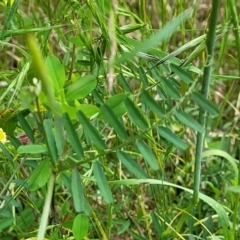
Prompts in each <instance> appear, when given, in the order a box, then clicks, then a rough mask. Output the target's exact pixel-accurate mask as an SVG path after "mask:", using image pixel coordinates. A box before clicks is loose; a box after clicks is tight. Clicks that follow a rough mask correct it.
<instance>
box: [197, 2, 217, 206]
mask: <svg viewBox="0 0 240 240" xmlns="http://www.w3.org/2000/svg"><path fill="white" fill-rule="evenodd" d="M219 7H220V0H212V12H211V17H210V21H209V31H208V33H207V38H206V50H207V62H206V65H205V67H204V71H203V83H202V90H201V93H202V95H203V96H204V97H205V98H208V92H209V85H210V77H211V70H212V63H213V54H214V45H215V44H214V43H215V36H216V27H217V21H218V12H219ZM206 118H207V114H206V110H205V109H200V111H199V123H200V124H201V125H202V126H203V128H204V129H205V127H206ZM204 136H205V132H203V133H200V132H198V134H197V146H196V154H195V174H194V192H193V204H197V203H198V201H199V187H200V179H201V160H202V148H203V142H204Z"/></svg>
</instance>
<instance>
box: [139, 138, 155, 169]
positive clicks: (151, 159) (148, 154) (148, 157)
mask: <svg viewBox="0 0 240 240" xmlns="http://www.w3.org/2000/svg"><path fill="white" fill-rule="evenodd" d="M136 145H137V148H138V150H139V152H140V153H141V155H142V156H143V158H144V159H145V161H146V162H147V163H148V164H149V166H150V167H151V168H152V169H153V170H155V171H157V170H158V169H159V166H158V162H157V159H156V157H155V155H154V154H153V152H152V150H151V149H150V148H149V147H148V146H147V144H146V143H145V142H144V141H142V140H137V141H136Z"/></svg>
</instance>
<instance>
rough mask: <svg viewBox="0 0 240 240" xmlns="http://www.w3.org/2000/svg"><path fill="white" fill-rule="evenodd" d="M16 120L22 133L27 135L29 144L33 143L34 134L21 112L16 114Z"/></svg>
mask: <svg viewBox="0 0 240 240" xmlns="http://www.w3.org/2000/svg"><path fill="white" fill-rule="evenodd" d="M17 119H18V121H19V123H20V125H21V127H22V129H23V131H24V132H25V133H26V134H27V135H28V137H29V139H30V140H31V142H32V143H34V142H35V139H34V133H33V131H32V129H31V127H30V125H29V124H28V122H27V121H26V119H25V118H24V116H23V114H22V113H21V112H20V113H18V114H17Z"/></svg>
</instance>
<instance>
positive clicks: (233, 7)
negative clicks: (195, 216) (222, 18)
mask: <svg viewBox="0 0 240 240" xmlns="http://www.w3.org/2000/svg"><path fill="white" fill-rule="evenodd" d="M228 3H229V4H228V5H229V6H230V11H231V16H232V18H231V19H232V23H233V26H234V29H233V32H234V35H235V39H236V51H237V60H238V61H237V62H238V74H239V75H240V32H239V27H240V26H239V24H238V22H239V18H238V13H237V9H236V5H237V3H236V1H234V0H229V1H228ZM234 83H235V82H233V84H232V86H234V85H235V84H234ZM232 88H233V87H232ZM239 173H240V161H239V163H238V184H237V185H238V186H239V185H240V174H239ZM239 198H240V194H239V193H237V194H236V197H235V206H234V214H233V219H232V223H233V224H232V230H233V236H235V232H236V225H237V220H238V211H239V210H238V208H239Z"/></svg>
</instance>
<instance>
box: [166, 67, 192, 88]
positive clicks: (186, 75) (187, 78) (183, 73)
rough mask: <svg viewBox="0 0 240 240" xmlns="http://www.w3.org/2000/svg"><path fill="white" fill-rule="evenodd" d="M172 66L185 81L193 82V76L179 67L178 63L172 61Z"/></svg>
mask: <svg viewBox="0 0 240 240" xmlns="http://www.w3.org/2000/svg"><path fill="white" fill-rule="evenodd" d="M170 68H171V70H172V71H173V72H174V73H175V74H177V75H178V76H179V78H180V79H181V80H183V81H184V82H185V83H187V84H189V83H191V82H193V79H192V76H191V75H190V74H189V73H188V72H186V71H185V70H184V69H182V68H181V67H179V66H178V65H176V64H173V63H171V64H170Z"/></svg>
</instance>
